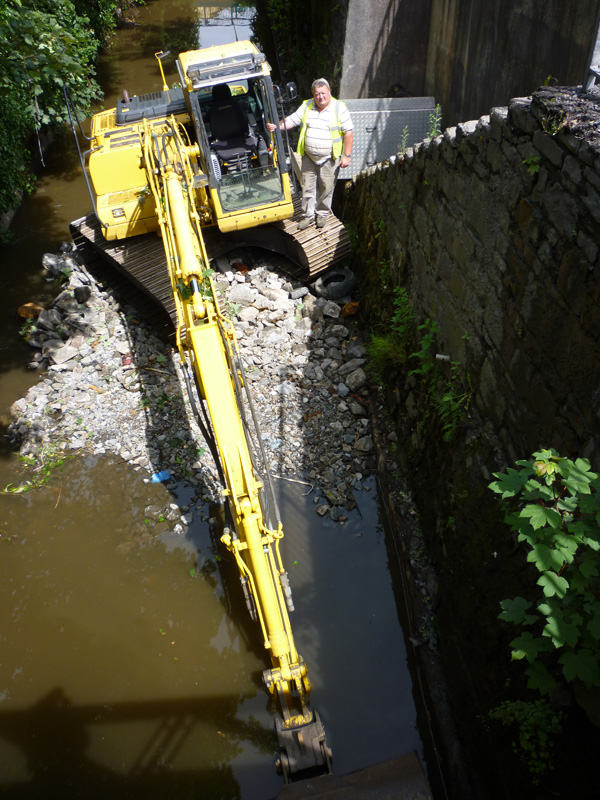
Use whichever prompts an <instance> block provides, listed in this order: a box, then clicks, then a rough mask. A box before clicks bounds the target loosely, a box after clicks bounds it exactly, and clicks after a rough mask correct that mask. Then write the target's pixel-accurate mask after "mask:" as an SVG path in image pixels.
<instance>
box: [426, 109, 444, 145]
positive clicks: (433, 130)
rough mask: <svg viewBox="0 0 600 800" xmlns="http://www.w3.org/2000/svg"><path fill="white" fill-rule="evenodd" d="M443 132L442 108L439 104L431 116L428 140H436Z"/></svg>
mask: <svg viewBox="0 0 600 800" xmlns="http://www.w3.org/2000/svg"><path fill="white" fill-rule="evenodd" d="M441 132H442V107H441V105H440V104H439V103H438V104H437V105H436V107H435V109H434V110H433V111H432V112H431V114H430V115H429V131H428V133H427V138H428V139H435V137H436V136H439V135H440V133H441Z"/></svg>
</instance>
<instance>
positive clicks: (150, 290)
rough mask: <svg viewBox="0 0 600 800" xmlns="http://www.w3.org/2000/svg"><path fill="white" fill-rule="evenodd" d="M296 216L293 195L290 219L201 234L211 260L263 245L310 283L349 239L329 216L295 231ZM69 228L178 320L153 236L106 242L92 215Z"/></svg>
mask: <svg viewBox="0 0 600 800" xmlns="http://www.w3.org/2000/svg"><path fill="white" fill-rule="evenodd" d="M300 219H302V211H301V207H300V198H299V197H295V199H294V216H293V217H291V218H290V219H286V220H283V221H281V222H275V223H271V224H269V225H261V226H260V228H250V229H249V230H247V231H246V230H243V231H235V232H233V233H228V234H223V233H221V232H220V231H219V230H218V229H217V228H216V226H213V227H211V228H204V229H203V231H202V233H203V237H204V241H205V244H206V249H207V252H208V254H209V257H210V258H211V259H213V258H217V257H219V256H222V255H224V254H225V253H227V252H229V251H230V250H232V249H235V248H236V247H243V246H250V247H262V248H264V249H266V250H271V251H273V252H274V253H276V254H277V255H279V256H280V257H279V258H277V255H276V256H275V257H274V259H272V260H271V263H272V264H273V266H275V267H277V268H278V269H280V270H281V271H282V272H285V273H287V274H288V275H290V277H292V278H295V279H296V280H300V281H303V282H310V281H312V280H314V279H316V278H317V277H318V276H319V275H321V274H322V273H323V272H325V271H326V270H327V269H329V268H330V267H331V266H332V265H333V264H336V263H338V262H339V261H341V260H343V259H345V258H347V257H348V256H349V255H350V239H349V237H348V233H347V231H346V229H345V228H344V226H343V224H342V223H341V222H340V221H339V219H337V217H335V216H334V215H333V214H330V216H329V218H328V220H327V223H326V224H325V227H323V228H317V227H316V226H315V225H311V226H309V227H308V228H305V229H304V230H302V231H301V230H299V229H298V222H299V221H300ZM70 229H71V236H72V238H73V240H74V242H75V243H76V244H77V245H78V246H80V247H81V246H86V247H90V248H91V249H92V250H93V251H95V252H96V253H98V254H99V255H100V256H101V257H102V258H103V259H104V260H105V261H107V262H108V263H109V264H111V266H113V267H115V268H116V269H117V270H119V271H120V272H121V273H123V274H124V275H125V276H126V277H127V278H128V279H129V280H130V281H132V283H133V284H134V285H135V286H136V287H137V288H138V289H140V290H141V291H143V292H144V293H145V294H146V295H149V296H150V297H151V298H152V299H153V300H155V301H156V302H158V303H159V304H160V305H161V306H162V307H163V308H164V309H165V310H166V311H167V313H168V314H169V316H170V317H171V319H172V320H173V323H174V324H175V325H176V324H177V313H176V310H175V301H174V300H173V293H172V290H171V282H170V279H169V273H168V270H167V262H166V259H165V250H164V246H163V242H162V239H161V238H160V237H159V236H158V235H157V234H155V233H146V234H143V235H141V236H132V237H131V238H129V239H118V240H116V241H107V240H106V239H105V238H104V236H103V235H102V226H101V225H100V223H99V222H98V219H97V218H96V216H95V215H94V214H88V215H87V216H85V217H81V218H80V219H77V220H74V221H73V222H71V225H70Z"/></svg>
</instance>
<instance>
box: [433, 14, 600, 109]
mask: <svg viewBox="0 0 600 800" xmlns="http://www.w3.org/2000/svg"><path fill="white" fill-rule="evenodd" d="M599 8H600V3H599V2H598V0H578V1H577V2H570V3H565V2H564V0H520V2H515V0H432V4H431V24H430V29H429V46H428V52H427V67H426V82H425V85H426V87H427V91H426V93H427V94H432V95H435V97H436V98H437V100H438V102H439V103H441V105H442V108H443V110H444V122H445V124H446V125H454V124H456V122H457V121H459V120H464V119H471V118H474V117H478V116H480V115H481V114H484V113H485V112H486V111H487V109H488V108H490V107H491V106H494V105H506V103H507V102H508V100H509V99H510V98H511V97H516V96H519V95H525V94H530V93H531V92H533V91H535V89H537V88H538V87H539V86H541V85H542V84H543V83H544V81H545V80H546V78H547V77H548V76H549V75H552V76H553V77H554V78H556V79H557V81H558V83H559V84H561V85H563V86H565V85H566V86H577V85H580V84H581V83H582V81H583V77H584V72H585V68H586V64H587V59H588V56H589V52H590V48H591V47H592V46H593V39H594V38H595V30H596V27H597V18H598V10H599Z"/></svg>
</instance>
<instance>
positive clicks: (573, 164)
mask: <svg viewBox="0 0 600 800" xmlns="http://www.w3.org/2000/svg"><path fill="white" fill-rule="evenodd" d="M561 179H562V183H563V186H564V187H565V188H566V189H567V190H568V191H576V190H577V189H578V187H580V186H581V184H582V183H583V172H582V169H581V165H580V163H579V161H578V160H577V159H576V158H574V157H573V156H571V155H568V156H566V158H565V160H564V163H563V167H562V171H561Z"/></svg>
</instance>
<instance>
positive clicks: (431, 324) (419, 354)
mask: <svg viewBox="0 0 600 800" xmlns="http://www.w3.org/2000/svg"><path fill="white" fill-rule="evenodd" d="M417 330H419V331H421V333H422V336H421V339H420V340H419V345H420V347H419V349H418V350H417V351H416V352H414V353H411V354H410V357H411V358H416V359H417V366H416V367H415V368H414V369H411V371H410V372H409V375H417V376H418V377H421V378H425V377H427V375H429V373H430V372H432V371H433V370H434V368H435V361H434V358H433V355H432V352H431V348H432V347H433V344H434V342H435V339H436V336H437V335H438V333H439V332H440V326H439V325H438V323H437V322H435V320H431V319H430V318H429V317H428V318H427V319H426V320H425V322H424V323H423V324H422V325H419V327H418V328H417Z"/></svg>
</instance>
